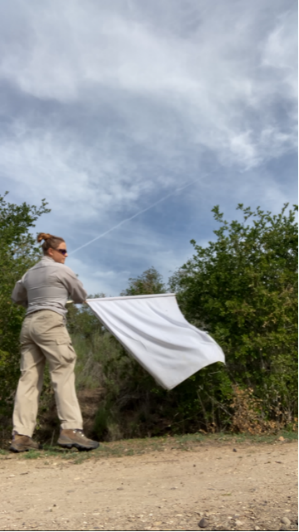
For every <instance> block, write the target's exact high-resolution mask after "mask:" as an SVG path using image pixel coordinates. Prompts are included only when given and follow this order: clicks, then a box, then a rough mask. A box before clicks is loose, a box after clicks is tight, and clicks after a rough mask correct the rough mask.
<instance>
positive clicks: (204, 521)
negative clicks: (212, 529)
mask: <svg viewBox="0 0 299 532" xmlns="http://www.w3.org/2000/svg"><path fill="white" fill-rule="evenodd" d="M198 526H199V527H200V528H206V527H207V526H209V523H208V520H207V519H206V518H205V517H203V518H202V519H201V520H200V521H199V523H198Z"/></svg>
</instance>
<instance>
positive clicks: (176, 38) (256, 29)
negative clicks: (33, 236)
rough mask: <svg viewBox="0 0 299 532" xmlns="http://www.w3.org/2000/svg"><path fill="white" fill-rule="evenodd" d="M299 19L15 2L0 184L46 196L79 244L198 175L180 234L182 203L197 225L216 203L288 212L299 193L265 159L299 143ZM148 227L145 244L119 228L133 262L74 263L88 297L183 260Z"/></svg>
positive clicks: (8, 17) (178, 248) (217, 9)
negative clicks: (137, 273) (149, 267)
mask: <svg viewBox="0 0 299 532" xmlns="http://www.w3.org/2000/svg"><path fill="white" fill-rule="evenodd" d="M295 10H296V6H295V4H294V3H293V1H290V0H263V2H260V1H258V0H252V1H250V2H244V1H239V0H229V1H227V2H223V0H215V1H214V2H211V1H210V0H201V1H200V2H198V1H197V0H184V1H182V0H164V1H163V2H161V1H159V0H151V2H140V1H139V0H130V1H125V0H114V1H113V2H110V0H101V2H97V0H85V2H84V3H83V2H81V1H79V0H64V2H60V1H59V0H51V1H50V0H44V1H43V2H40V1H39V0H31V1H30V2H26V1H25V0H15V2H14V3H13V4H11V3H6V4H5V8H3V10H2V18H1V21H0V83H1V84H2V85H3V87H5V88H6V91H8V93H9V97H7V98H6V99H5V98H4V96H2V98H0V112H1V116H2V118H3V127H2V130H1V133H0V135H1V152H0V176H2V179H3V181H5V183H6V181H7V180H10V181H11V183H12V185H13V188H14V192H13V194H14V197H17V198H18V199H19V198H21V199H22V201H23V200H24V199H26V201H28V202H29V203H38V202H39V200H40V198H42V197H46V198H47V200H48V201H49V203H50V207H51V208H52V215H51V221H50V222H49V227H50V228H51V227H52V228H53V231H54V230H55V231H56V233H58V234H61V233H63V234H66V236H68V238H69V240H70V242H71V244H72V248H73V249H74V248H75V247H79V246H80V245H82V244H83V243H84V241H85V242H86V241H87V240H91V239H92V238H94V237H96V236H97V235H98V234H99V233H102V232H105V231H106V230H108V229H109V228H110V227H112V226H114V225H116V224H117V223H119V222H120V221H121V220H122V219H125V218H129V217H130V216H132V215H133V214H134V213H136V212H138V211H141V210H142V209H145V208H147V207H148V206H149V205H151V204H153V203H155V202H156V201H157V200H159V199H160V198H161V197H163V196H164V195H165V196H166V195H167V194H169V193H170V192H173V191H175V190H176V189H177V188H178V187H180V186H182V184H184V183H187V182H189V181H193V180H195V179H196V180H197V184H196V186H194V188H193V189H192V193H191V192H190V190H189V189H186V191H185V192H184V194H185V196H186V195H187V196H186V197H188V205H187V202H186V204H184V201H183V195H184V194H183V192H181V194H178V195H177V198H176V196H175V198H174V199H177V200H178V201H174V205H175V207H174V212H173V213H171V214H169V218H168V220H167V223H168V224H169V223H170V221H172V219H173V218H175V217H176V216H178V215H179V213H180V209H182V220H183V219H186V218H188V216H190V219H191V218H192V219H193V220H194V226H192V231H193V230H194V229H193V227H195V224H196V223H197V222H198V221H200V222H201V219H200V216H199V215H200V213H199V210H200V209H202V204H203V202H204V203H205V204H207V205H209V208H210V207H212V206H213V205H215V203H221V201H229V199H230V198H233V199H234V200H235V198H236V203H238V202H239V201H243V198H246V200H247V199H248V203H249V204H251V200H253V201H254V202H255V201H258V202H260V201H259V198H262V199H263V201H264V202H265V203H266V204H267V206H268V207H270V208H271V207H272V206H273V207H275V208H276V206H277V204H279V203H280V200H282V198H283V199H284V200H285V199H286V200H287V198H288V194H291V192H290V189H289V188H286V187H285V188H284V185H283V184H282V183H280V182H279V179H280V178H279V177H277V176H275V175H271V176H270V175H268V174H267V173H266V171H265V164H267V163H268V162H269V161H273V160H279V159H280V158H282V157H284V156H285V157H287V156H288V155H289V154H290V153H291V152H294V151H295V150H296V146H297V130H296V120H297V111H296V98H297V89H296V86H297V78H296V64H297V60H296V53H297V45H296V39H297V27H296V17H295V16H294V12H295ZM2 94H4V92H3V93H2ZM207 161H208V163H207ZM259 170H260V171H259ZM5 188H7V187H5ZM167 205H168V202H166V203H165V205H164V204H163V207H165V209H167V208H168V207H167ZM161 212H162V211H158V210H157V209H155V210H154V209H153V210H152V211H151V213H152V221H153V222H154V221H155V219H156V215H157V216H158V214H157V213H159V215H160V216H161V219H162V215H161ZM167 212H168V211H167ZM183 215H184V216H185V218H184V216H183ZM138 220H139V219H138ZM142 220H144V225H142V223H141V221H139V226H138V227H141V228H142V231H141V233H142V236H141V237H140V238H139V237H138V235H136V233H134V234H133V235H132V238H131V237H129V233H128V232H126V231H124V230H122V231H119V230H118V231H117V233H115V235H121V236H120V240H122V241H123V247H122V246H121V245H120V248H121V249H122V250H123V251H122V253H123V256H124V262H123V267H121V268H120V267H119V266H117V267H114V265H115V264H118V263H117V261H120V258H119V255H117V254H115V255H113V258H111V261H112V263H113V264H109V260H108V258H107V260H106V259H105V260H106V262H105V266H104V267H103V268H99V267H98V265H97V261H99V260H101V257H100V258H99V255H98V254H96V255H95V256H94V257H92V258H91V259H89V263H88V266H87V265H86V263H83V261H80V262H78V263H76V262H74V263H72V264H73V269H74V270H75V271H78V272H79V271H80V276H81V275H82V276H83V278H84V279H85V280H86V283H87V284H88V283H89V285H90V286H91V288H90V289H89V290H90V291H92V292H94V291H96V289H95V288H96V287H97V286H98V284H99V280H101V283H103V286H104V288H103V291H106V292H107V293H108V294H110V295H111V294H112V295H115V293H119V291H120V290H121V289H123V288H125V286H126V283H125V284H123V283H124V282H125V280H127V278H128V277H130V274H128V271H129V270H130V269H131V268H134V267H135V266H133V264H135V265H136V268H137V267H139V263H140V265H141V264H142V267H143V265H145V263H146V261H144V260H141V258H144V257H147V256H151V254H152V256H153V258H155V261H154V262H155V264H154V266H156V267H157V268H158V269H160V270H161V272H162V273H164V275H167V272H168V270H169V269H170V270H171V269H175V268H176V267H177V266H178V265H180V264H182V263H183V262H184V260H185V257H186V253H187V251H186V250H187V247H184V246H183V245H182V244H181V242H176V241H175V240H174V237H173V239H172V241H171V242H169V243H168V242H167V237H166V236H165V235H163V234H161V235H160V234H159V229H157V227H156V226H155V228H152V227H150V222H148V221H147V222H146V217H145V218H142ZM47 223H48V222H47ZM161 223H163V222H161ZM42 224H44V222H43V221H42ZM190 224H191V222H190ZM59 226H62V227H63V230H62V231H61V230H60V229H59ZM136 226H137V224H136V219H135V222H134V224H132V226H131V225H130V224H129V225H126V226H125V227H126V228H127V229H128V228H130V227H134V228H136ZM44 227H45V226H44V225H43V226H42V227H41V229H42V230H44ZM190 227H191V225H190V226H187V225H186V235H187V236H186V240H185V241H186V242H188V239H189V238H191V237H192V236H196V235H192V234H191V235H190V233H189V231H190ZM49 230H52V229H49ZM169 231H170V230H169ZM187 232H188V234H187ZM113 234H114V233H113ZM113 234H112V235H113ZM115 238H116V236H115ZM180 238H182V236H180ZM109 239H110V237H109ZM108 243H109V244H111V245H112V240H109V242H108ZM126 246H127V249H130V252H128V253H127V255H126V252H125V247H126ZM102 248H105V245H104V241H99V242H98V246H97V248H96V249H100V250H101V249H102ZM107 249H108V247H107ZM149 250H150V251H149ZM188 250H189V251H190V247H188ZM189 251H188V252H189ZM105 253H106V255H107V256H108V255H109V252H108V251H105ZM106 255H105V256H106ZM125 255H126V256H125ZM69 260H72V261H74V260H75V259H74V258H73V257H72V258H70V259H69ZM77 260H78V259H77ZM91 264H92V265H93V266H91ZM76 268H77V270H76ZM165 272H166V273H165ZM120 285H122V286H120ZM116 287H118V288H117V289H116ZM101 290H102V289H101Z"/></svg>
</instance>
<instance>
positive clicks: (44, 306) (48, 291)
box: [11, 255, 87, 316]
mask: <svg viewBox="0 0 299 532" xmlns="http://www.w3.org/2000/svg"><path fill="white" fill-rule="evenodd" d="M11 297H12V300H13V301H14V303H17V304H19V305H23V306H24V307H25V308H27V312H26V315H27V314H31V312H36V311H37V310H53V311H54V312H58V314H62V315H63V316H65V314H66V313H67V310H66V308H65V304H66V302H67V300H68V299H69V298H71V299H72V300H73V301H74V303H83V301H85V299H86V297H87V293H86V292H85V290H84V288H83V285H82V283H81V281H79V279H77V277H76V275H75V274H74V272H73V271H72V270H71V269H70V268H69V267H68V266H65V265H64V264H61V263H59V262H55V261H54V260H53V259H52V258H51V257H48V256H46V255H45V256H44V257H43V258H42V259H41V261H40V262H38V263H37V264H35V266H33V268H30V270H28V272H26V273H25V275H23V277H22V279H21V280H20V281H18V282H17V283H16V285H15V287H14V289H13V293H12V296H11Z"/></svg>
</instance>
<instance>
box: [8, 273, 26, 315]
mask: <svg viewBox="0 0 299 532" xmlns="http://www.w3.org/2000/svg"><path fill="white" fill-rule="evenodd" d="M11 299H12V300H13V302H14V303H16V304H17V305H22V306H23V307H25V308H27V307H28V299H27V290H26V288H25V286H24V285H23V280H22V279H21V280H20V281H18V282H17V283H16V284H15V287H14V289H13V292H12V295H11Z"/></svg>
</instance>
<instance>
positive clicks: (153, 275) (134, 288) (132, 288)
mask: <svg viewBox="0 0 299 532" xmlns="http://www.w3.org/2000/svg"><path fill="white" fill-rule="evenodd" d="M129 281H130V284H129V286H128V288H126V290H124V291H123V292H122V293H121V295H122V296H138V295H143V294H144V295H146V294H164V293H165V292H166V289H165V286H164V283H163V281H162V276H161V275H160V274H159V273H158V272H157V270H156V269H155V268H154V267H153V266H152V267H151V268H149V269H148V270H145V272H143V274H142V275H140V276H139V277H136V278H130V279H129Z"/></svg>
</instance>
